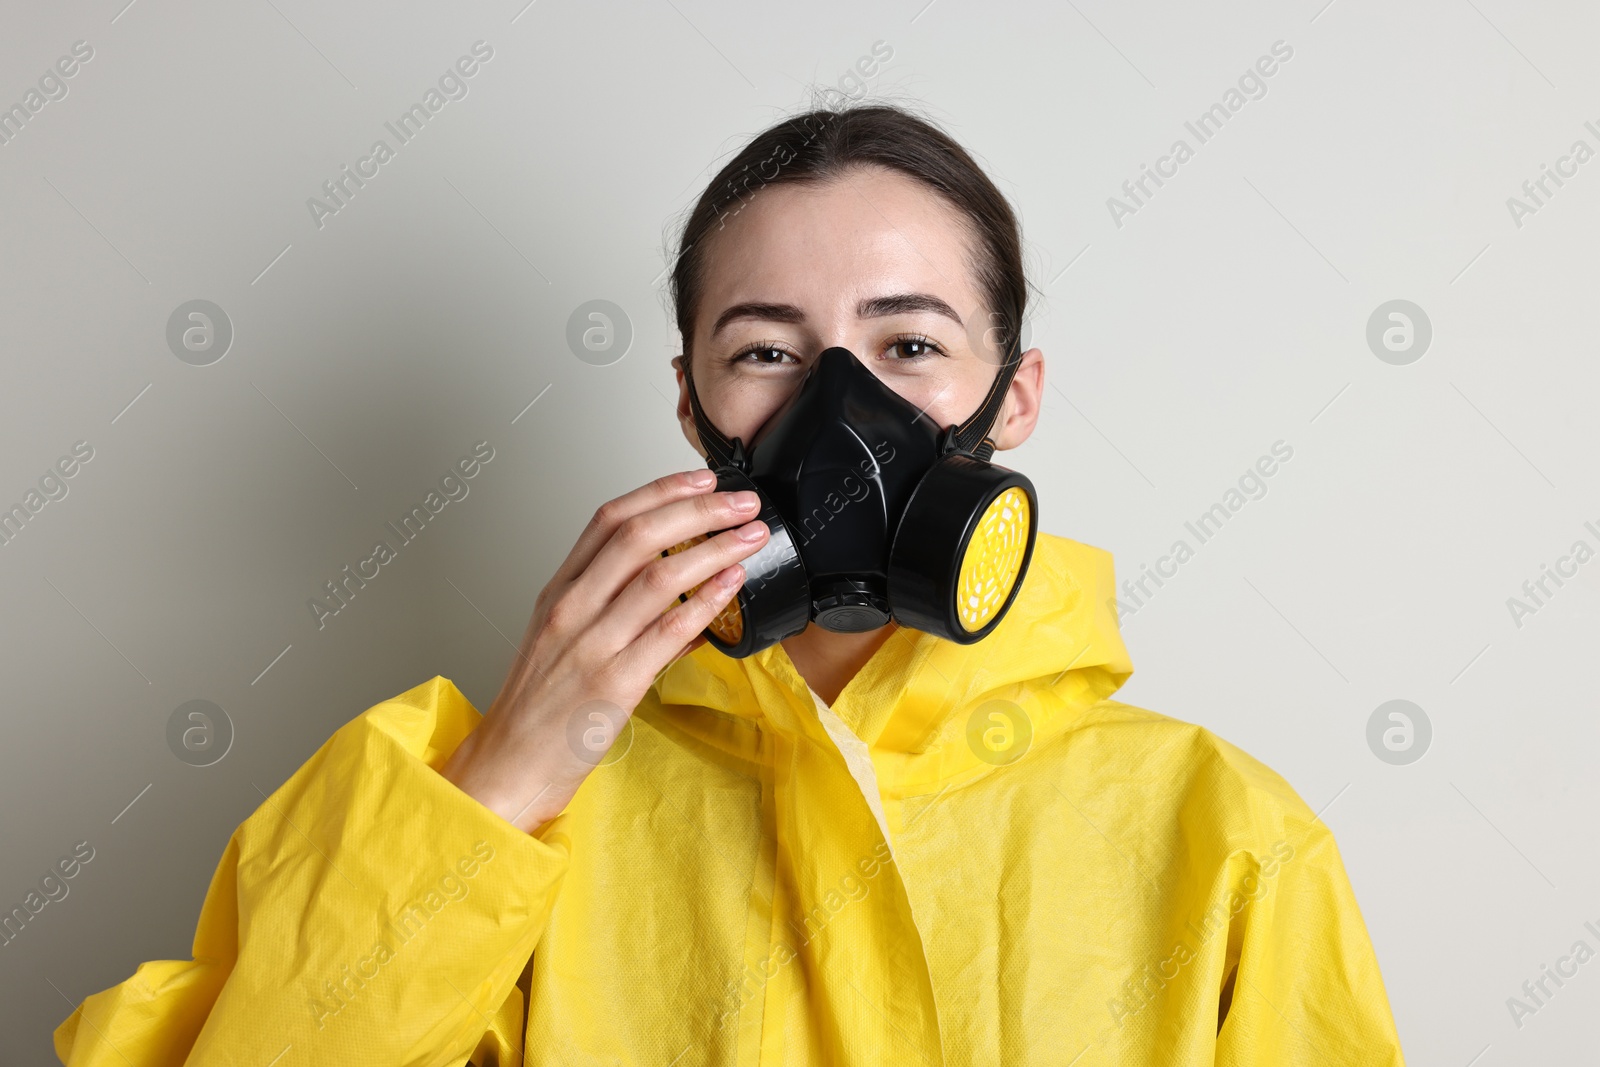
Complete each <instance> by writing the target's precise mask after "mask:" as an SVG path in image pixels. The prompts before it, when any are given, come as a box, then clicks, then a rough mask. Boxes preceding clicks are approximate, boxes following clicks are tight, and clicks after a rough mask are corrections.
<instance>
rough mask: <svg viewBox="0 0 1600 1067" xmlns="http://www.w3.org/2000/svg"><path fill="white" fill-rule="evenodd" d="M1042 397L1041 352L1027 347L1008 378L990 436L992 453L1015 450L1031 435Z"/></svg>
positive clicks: (1042, 355) (1037, 417)
mask: <svg viewBox="0 0 1600 1067" xmlns="http://www.w3.org/2000/svg"><path fill="white" fill-rule="evenodd" d="M1043 396H1044V353H1043V352H1041V351H1039V349H1037V348H1030V349H1028V350H1027V351H1026V352H1024V353H1023V354H1022V363H1021V364H1020V365H1019V366H1018V367H1017V372H1016V374H1014V375H1013V376H1012V378H1011V385H1010V387H1009V388H1007V390H1006V399H1005V403H1003V404H1002V405H1001V406H1000V417H999V418H997V419H996V420H995V428H994V431H993V433H992V435H991V436H992V437H993V438H994V443H995V444H994V447H995V451H997V452H998V451H1003V450H1005V449H1007V448H1016V447H1017V446H1018V445H1020V444H1022V442H1024V441H1026V440H1027V439H1028V438H1029V437H1030V436H1032V434H1033V428H1034V427H1035V426H1037V425H1038V424H1039V405H1040V401H1041V399H1042V398H1043Z"/></svg>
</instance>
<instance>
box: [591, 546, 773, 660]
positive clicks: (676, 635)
mask: <svg viewBox="0 0 1600 1067" xmlns="http://www.w3.org/2000/svg"><path fill="white" fill-rule="evenodd" d="M743 584H744V568H743V567H741V566H739V565H738V564H734V565H733V566H731V567H724V568H723V569H722V570H720V571H718V572H717V573H716V574H714V575H712V576H711V578H709V579H708V580H706V581H705V582H704V583H702V584H701V586H700V588H698V589H696V590H695V591H694V595H693V596H691V597H690V598H689V599H688V600H686V601H684V602H683V603H681V604H679V605H678V606H677V607H675V608H673V609H671V610H670V611H667V612H665V613H663V614H662V615H660V616H658V617H657V618H656V620H655V621H654V622H652V623H651V624H650V625H649V626H647V627H645V629H644V632H642V633H641V634H640V635H639V636H638V637H637V638H636V639H635V640H634V641H632V642H631V643H630V644H629V645H628V646H627V647H626V648H624V649H623V650H622V652H621V654H620V655H619V657H618V658H619V659H620V660H621V662H622V665H623V667H624V669H625V670H629V671H638V672H640V673H643V674H644V675H645V676H646V677H654V676H655V675H656V673H657V672H659V671H660V670H661V669H662V668H663V667H665V666H666V665H667V664H668V663H669V662H670V661H671V659H672V658H673V656H674V654H675V653H676V652H677V650H678V649H680V648H682V647H684V644H685V642H687V641H689V640H690V639H691V638H692V637H693V636H694V635H696V634H700V633H702V631H704V630H705V628H706V627H707V626H709V625H711V620H712V619H714V618H716V617H717V613H718V612H720V611H722V609H723V608H725V607H726V606H727V605H728V604H729V603H730V602H732V601H733V598H734V597H735V596H736V595H737V594H738V592H739V587H740V586H741V585H743Z"/></svg>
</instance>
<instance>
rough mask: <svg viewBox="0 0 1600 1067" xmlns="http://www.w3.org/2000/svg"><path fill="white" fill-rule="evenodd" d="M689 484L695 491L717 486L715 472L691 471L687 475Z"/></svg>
mask: <svg viewBox="0 0 1600 1067" xmlns="http://www.w3.org/2000/svg"><path fill="white" fill-rule="evenodd" d="M689 484H690V485H692V486H694V487H695V488H696V489H709V488H710V487H711V486H713V485H716V484H717V475H716V472H714V471H710V470H698V471H692V472H690V474H689Z"/></svg>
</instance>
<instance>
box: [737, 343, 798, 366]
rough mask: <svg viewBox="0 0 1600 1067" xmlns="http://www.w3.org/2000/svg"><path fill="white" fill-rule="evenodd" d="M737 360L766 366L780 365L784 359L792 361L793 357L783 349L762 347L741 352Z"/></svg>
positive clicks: (768, 346)
mask: <svg viewBox="0 0 1600 1067" xmlns="http://www.w3.org/2000/svg"><path fill="white" fill-rule="evenodd" d="M737 358H739V359H743V360H749V361H750V362H751V363H766V364H775V363H782V362H783V361H784V360H786V359H787V360H790V361H793V360H794V357H793V356H791V355H789V353H787V352H785V351H784V350H783V349H781V348H774V347H773V346H771V345H762V346H760V347H757V348H747V349H745V350H744V351H743V352H741V353H739V355H738V357H737Z"/></svg>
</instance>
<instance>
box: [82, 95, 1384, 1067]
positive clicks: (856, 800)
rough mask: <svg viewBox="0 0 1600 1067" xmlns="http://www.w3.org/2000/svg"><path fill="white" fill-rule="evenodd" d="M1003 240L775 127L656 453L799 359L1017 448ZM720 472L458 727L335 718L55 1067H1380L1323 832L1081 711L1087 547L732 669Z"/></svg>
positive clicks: (1108, 672)
mask: <svg viewBox="0 0 1600 1067" xmlns="http://www.w3.org/2000/svg"><path fill="white" fill-rule="evenodd" d="M1020 248H1021V239H1020V232H1019V227H1018V225H1017V221H1016V218H1015V216H1014V214H1013V212H1012V210H1011V208H1010V207H1009V205H1008V204H1007V203H1006V201H1005V199H1004V198H1003V197H1002V196H1001V195H1000V193H999V192H998V191H997V190H996V189H995V187H994V185H993V184H992V183H991V182H990V181H989V179H988V178H987V177H986V176H985V175H984V174H983V172H982V171H981V170H980V168H979V167H978V166H977V165H976V164H975V163H974V162H973V160H972V159H971V158H970V157H969V156H968V154H967V153H966V152H965V151H963V150H962V149H961V148H960V147H959V146H958V145H957V144H956V143H954V142H953V141H952V140H950V139H949V138H948V137H947V136H946V135H945V134H944V133H942V132H941V131H939V130H938V129H937V128H935V127H934V126H932V125H931V124H929V123H927V122H925V121H923V120H921V119H919V118H918V117H915V116H913V115H911V114H909V113H907V112H906V111H904V110H902V109H899V108H890V107H880V106H872V107H855V108H850V109H847V110H843V111H836V112H834V111H818V112H812V113H809V114H805V115H801V116H797V117H795V118H791V119H788V120H786V121H783V122H780V123H778V124H777V125H775V126H773V127H772V128H771V129H769V130H767V131H765V132H763V133H762V134H760V135H759V136H758V137H756V138H755V139H754V140H753V141H752V142H751V143H750V144H749V145H747V146H746V147H745V149H744V150H743V151H742V152H740V153H739V154H738V156H736V157H735V158H734V159H733V160H732V161H731V162H729V163H728V165H727V166H726V167H724V168H723V170H722V172H721V173H720V174H718V175H717V177H716V179H715V180H714V181H713V182H712V183H711V185H710V187H709V188H707V189H706V191H705V193H704V194H703V195H702V196H701V198H700V200H699V202H698V204H697V205H696V207H695V208H694V210H693V212H692V214H691V215H690V217H689V220H688V222H687V225H686V227H685V230H684V233H683V235H682V240H681V245H680V251H679V255H678V259H677V263H676V268H675V272H674V274H673V279H672V281H673V290H674V296H675V300H676V313H677V322H678V326H679V329H680V331H681V333H682V337H683V355H682V356H680V357H678V359H676V360H675V361H674V363H675V365H676V366H677V368H678V381H679V386H680V398H679V404H678V417H679V420H680V422H681V424H682V426H683V430H684V434H685V436H686V438H687V439H688V440H689V442H690V444H691V445H693V446H694V447H695V448H696V449H698V450H700V451H701V454H702V455H705V454H706V449H705V445H704V439H705V436H706V433H707V432H708V431H706V430H705V427H704V425H703V423H702V422H701V420H700V418H699V417H698V416H699V415H703V416H704V419H705V421H706V422H709V423H710V424H712V426H713V427H714V428H715V430H717V431H720V432H721V434H723V435H725V437H726V438H728V439H732V438H739V439H740V440H742V441H752V440H754V439H755V438H756V436H757V432H758V430H760V428H761V427H763V426H764V425H765V424H767V423H768V421H769V420H771V419H772V418H774V417H775V416H776V415H777V414H778V413H779V412H780V411H781V410H782V409H783V406H784V404H785V401H786V400H787V399H788V398H789V397H790V396H792V395H794V394H795V393H796V390H797V389H799V388H800V385H801V383H802V382H803V381H805V380H807V376H808V375H809V374H810V373H811V372H812V371H813V370H814V369H815V366H816V365H820V363H822V362H826V361H824V360H822V354H823V353H824V352H829V353H830V358H831V359H832V360H833V362H832V364H830V365H831V366H833V367H834V368H835V370H836V371H837V372H838V373H856V372H859V371H860V370H861V369H862V368H865V370H867V371H869V372H870V374H871V375H873V376H874V377H875V378H876V380H877V381H881V382H882V383H884V384H885V385H887V386H888V387H889V388H890V389H892V390H893V391H894V393H895V394H896V395H897V396H898V397H900V398H902V399H903V400H904V401H906V402H908V403H909V404H912V405H914V406H915V407H916V408H918V409H921V410H923V411H925V412H926V414H927V415H928V416H929V417H930V418H932V419H933V420H934V421H935V422H936V423H937V424H938V426H939V427H949V426H953V425H956V424H958V423H961V422H962V421H963V420H966V419H968V417H969V416H970V415H971V414H972V413H973V412H974V411H976V410H978V409H979V407H980V402H981V401H983V399H984V397H985V394H986V392H987V391H988V390H989V389H990V388H991V386H992V385H995V384H996V383H997V382H1005V381H1006V379H1004V378H997V375H999V374H1001V373H1008V374H1010V379H1009V382H1008V383H1007V384H1005V386H1004V390H1005V391H1004V397H1003V403H1001V404H1000V405H999V410H998V415H997V417H996V418H995V419H994V422H993V425H992V427H990V428H989V431H988V440H989V441H990V442H991V443H992V444H993V445H994V447H995V448H998V449H1001V450H1004V449H1008V448H1013V447H1015V446H1017V445H1019V444H1021V443H1022V442H1023V441H1024V440H1026V439H1027V437H1028V435H1029V434H1030V433H1031V431H1032V430H1033V427H1034V425H1035V422H1036V421H1037V419H1038V416H1039V408H1040V394H1041V389H1042V382H1043V374H1044V369H1043V357H1042V355H1041V353H1040V352H1039V350H1038V349H1030V350H1028V351H1027V352H1026V353H1023V354H1021V357H1020V360H1018V359H1016V357H1015V348H1012V347H1010V346H1009V345H1007V344H1005V343H1004V341H1005V339H1006V338H1014V337H1016V336H1018V335H1019V332H1020V326H1021V322H1022V319H1023V315H1024V312H1025V308H1026V297H1027V287H1026V281H1025V278H1024V273H1023V268H1022V260H1021V252H1020ZM840 348H842V349H847V350H848V352H847V353H845V354H846V355H851V356H853V358H855V359H857V360H859V363H860V366H855V365H853V364H849V363H848V361H846V363H840V362H839V360H840V358H841V357H840V355H839V353H837V352H836V351H832V350H835V349H840ZM1008 351H1009V352H1010V353H1012V355H1010V356H1007V355H1006V353H1007V352H1008ZM841 368H842V369H841ZM696 401H698V405H699V411H698V413H697V410H696ZM708 474H709V472H708V471H706V470H700V471H696V472H691V473H683V474H675V475H671V476H668V477H665V478H662V479H660V480H658V481H656V482H653V483H651V484H650V485H647V486H644V487H643V488H640V489H637V490H635V491H633V492H631V493H628V494H627V495H625V496H621V497H619V498H617V499H615V500H612V501H610V502H608V503H607V504H605V505H604V506H602V507H601V508H600V509H599V510H598V511H597V512H596V513H595V515H594V518H593V519H592V521H591V522H590V523H589V525H588V526H587V527H586V528H585V529H584V531H583V533H582V536H581V537H580V538H579V539H578V542H577V544H576V546H575V547H574V548H573V549H572V552H571V554H570V555H569V556H568V557H567V559H566V561H565V563H563V564H562V566H561V567H560V569H559V570H558V571H557V573H556V575H555V577H554V578H553V579H552V580H551V582H550V584H549V585H548V586H546V587H545V589H544V590H543V592H542V593H541V594H540V595H539V597H538V600H537V602H536V605H535V609H534V612H533V617H532V620H531V622H530V623H529V625H528V629H527V632H526V634H525V636H524V638H523V641H522V645H521V648H520V651H519V655H518V656H517V658H516V660H515V662H514V663H513V664H512V667H511V671H510V673H509V675H508V677H507V678H506V680H505V683H504V685H503V686H502V688H501V690H500V693H499V695H498V696H497V697H496V699H495V701H494V703H493V704H492V705H491V706H490V708H489V710H488V713H487V714H486V715H484V716H482V717H481V720H480V716H479V714H478V712H477V711H476V710H475V709H474V708H473V707H472V706H471V705H470V704H469V703H468V702H467V700H466V699H465V698H464V697H463V696H462V694H461V693H460V692H459V691H458V690H457V689H456V687H455V686H454V685H453V684H452V683H451V682H450V681H449V680H447V679H445V678H442V677H435V678H432V679H431V680H429V681H427V682H425V683H423V684H422V685H419V686H417V687H416V688H414V689H411V690H409V691H407V692H405V693H402V694H400V695H398V696H396V697H394V698H393V699H391V700H388V701H385V702H384V703H382V704H379V705H377V706H376V707H373V708H371V709H370V710H368V711H367V712H365V713H364V714H363V715H361V716H360V717H358V718H356V719H355V720H353V721H352V722H350V723H348V724H347V725H345V726H344V727H343V728H341V729H340V730H339V731H338V732H337V733H335V734H334V736H333V737H332V738H331V739H330V740H329V741H328V742H327V743H326V744H325V745H324V746H323V747H322V749H321V750H319V751H318V752H317V753H316V754H315V755H314V756H313V757H312V758H311V759H310V760H309V761H308V762H307V763H306V764H305V765H304V766H303V767H301V768H300V770H299V771H297V772H296V773H295V775H294V776H293V777H291V778H290V780H289V781H288V782H287V783H285V784H284V785H283V786H282V787H281V788H280V789H279V790H278V791H277V792H276V793H275V794H273V796H272V797H271V798H269V800H268V801H267V802H266V803H265V804H263V805H262V806H261V808H260V809H259V810H257V811H256V812H255V813H254V814H253V815H252V816H251V817H250V818H249V819H247V820H246V821H245V822H244V823H243V824H242V825H241V826H240V827H239V829H238V830H237V831H236V832H235V834H234V836H233V838H232V840H231V841H230V843H229V845H228V848H227V851H226V853H225V855H224V856H223V859H222V862H221V864H220V865H219V867H218V869H217V872H216V875H215V877H214V879H213V882H212V884H211V888H210V891H209V893H208V894H207V897H206V901H205V905H204V908H203V910H202V913H201V916H200V920H199V926H198V929H197V931H196V934H195V939H194V951H193V956H194V958H193V960H192V961H188V962H183V961H158V962H152V963H146V964H144V965H142V966H141V967H140V968H139V969H138V971H137V973H136V974H134V975H133V976H132V977H131V978H129V979H128V980H127V981H125V982H123V983H122V984H120V985H118V986H116V987H114V988H112V989H110V990H107V991H105V992H102V993H98V994H96V995H94V996H91V997H89V998H88V1000H86V1001H85V1003H84V1004H83V1005H82V1007H81V1008H80V1009H79V1010H78V1011H76V1012H74V1013H73V1015H72V1016H71V1017H69V1018H68V1019H67V1020H65V1021H64V1022H63V1023H62V1024H61V1025H60V1027H59V1029H58V1030H57V1032H56V1049H57V1052H58V1054H59V1055H60V1056H61V1058H62V1060H63V1062H65V1063H68V1064H71V1065H85V1067H86V1065H100V1064H123V1063H127V1064H137V1065H145V1064H179V1063H184V1062H187V1063H191V1064H225V1063H227V1064H231V1063H240V1064H243V1063H251V1064H262V1065H266V1064H282V1065H283V1067H290V1065H293V1064H307V1063H316V1064H321V1063H327V1064H354V1063H373V1064H389V1065H396V1064H461V1063H465V1062H470V1063H472V1064H476V1065H478V1067H489V1065H502V1064H514V1063H562V1064H570V1063H607V1064H611V1063H622V1064H661V1065H667V1064H676V1065H688V1064H730V1065H731V1064H748V1065H754V1064H762V1065H767V1064H772V1065H776V1064H843V1063H849V1064H869V1063H870V1064H877V1063H885V1064H888V1063H893V1064H906V1063H926V1064H931V1065H938V1064H950V1065H955V1064H997V1063H1014V1064H1024V1063H1026V1064H1045V1063H1049V1064H1083V1065H1085V1067H1087V1065H1090V1064H1152V1063H1163V1064H1167V1063H1171V1064H1179V1063H1181V1064H1200V1063H1205V1064H1211V1063H1217V1064H1274V1065H1283V1064H1297V1063H1306V1064H1310V1063H1318V1064H1334V1063H1340V1064H1360V1065H1362V1067H1380V1065H1386V1064H1396V1065H1398V1064H1400V1063H1401V1062H1402V1060H1401V1054H1400V1048H1399V1043H1398V1040H1397V1038H1396V1035H1395V1030H1394V1025H1393V1022H1392V1020H1391V1017H1390V1012H1389V1007H1388V1003H1387V999H1386V996H1385V991H1384V987H1383V983H1382V979H1381V977H1380V975H1379V971H1378V967H1377V963H1376V960H1375V958H1374V956H1373V952H1372V948H1371V946H1370V944H1369V942H1368V939H1367V933H1366V930H1365V927H1364V925H1363V923H1362V920H1361V916H1360V913H1359V911H1358V909H1357V906H1356V902H1355V899H1354V897H1353V895H1352V893H1351V890H1350V886H1349V882H1348V880H1347V878H1346V875H1345V871H1344V868H1343V866H1342V863H1341V860H1340V856H1339V853H1338V850H1337V848H1336V847H1335V844H1334V841H1333V838H1332V836H1331V834H1330V833H1329V831H1328V830H1327V828H1326V827H1325V826H1324V825H1322V824H1321V823H1320V822H1319V821H1318V820H1317V819H1316V817H1315V816H1314V815H1313V814H1312V812H1311V811H1310V810H1309V809H1308V808H1307V806H1306V805H1305V804H1304V803H1303V802H1302V801H1301V799H1300V798H1299V797H1298V796H1297V795H1296V794H1295V792H1294V791H1293V790H1292V789H1291V788H1290V787H1289V786H1288V785H1287V784H1286V783H1285V782H1284V781H1283V779H1282V778H1280V777H1279V776H1278V775H1276V774H1274V773H1273V772H1272V771H1271V770H1270V769H1268V768H1267V767H1265V766H1263V765H1262V764H1260V763H1258V762H1257V761H1255V760H1254V759H1252V758H1251V757H1250V756H1248V755H1246V754H1245V753H1244V752H1241V751H1240V750H1239V749H1237V748H1234V747H1233V746H1231V745H1229V744H1228V743H1226V742H1225V741H1222V740H1221V739H1219V738H1217V737H1216V736H1214V735H1212V734H1211V733H1209V732H1207V731H1206V730H1204V729H1201V728H1199V727H1196V726H1192V725H1188V724H1186V723H1183V722H1180V721H1177V720H1174V719H1171V718H1167V717H1165V716H1162V715H1159V714H1156V713H1154V712H1150V711H1145V710H1141V709H1138V708H1134V707H1130V706H1128V705H1126V704H1122V703H1119V702H1117V701H1114V700H1112V699H1110V698H1111V694H1112V693H1113V692H1114V691H1115V690H1116V689H1117V688H1118V687H1119V686H1120V685H1121V684H1122V683H1123V682H1124V681H1125V680H1126V679H1127V678H1128V676H1129V675H1130V674H1131V673H1132V666H1131V664H1130V663H1129V660H1128V656H1127V652H1126V650H1125V648H1124V646H1123V643H1122V640H1121V638H1120V636H1119V635H1118V631H1117V625H1116V617H1115V612H1114V583H1113V578H1112V566H1111V559H1110V557H1109V556H1108V555H1107V554H1106V553H1105V552H1103V551H1101V550H1099V549H1095V548H1091V547H1089V546H1086V545H1082V544H1079V543H1077V542H1074V541H1069V540H1066V539H1064V538H1061V537H1057V536H1052V535H1050V534H1044V533H1040V534H1039V535H1038V537H1037V542H1036V544H1035V546H1034V550H1033V554H1032V557H1031V564H1030V565H1029V567H1028V569H1027V571H1026V574H1025V578H1024V579H1023V581H1022V582H1021V584H1020V587H1019V589H1018V591H1017V593H1016V596H1015V599H1014V601H1013V602H1012V603H1011V604H1010V608H1009V611H1007V612H1006V613H1005V614H1004V616H1003V617H1001V618H1000V621H999V623H998V625H997V627H996V628H995V629H994V630H993V632H991V633H990V634H988V636H986V637H984V638H983V639H982V640H980V641H977V642H976V643H972V644H962V643H958V642H956V641H953V640H945V639H943V638H940V637H936V636H934V635H933V634H930V633H926V632H922V631H919V630H915V629H910V628H901V627H897V626H896V625H895V624H893V623H888V624H884V625H878V626H875V627H874V628H871V629H868V630H865V631H863V632H856V633H840V632H833V631H830V630H826V629H823V628H821V627H819V626H818V625H816V624H815V623H813V624H811V625H809V626H807V627H806V628H805V629H804V630H803V632H800V633H798V634H796V635H794V636H792V637H789V638H787V639H785V640H782V641H781V642H780V643H778V644H774V645H771V646H770V647H767V648H765V649H764V650H762V651H760V652H757V653H756V654H754V655H750V656H746V657H743V658H733V657H731V656H729V655H725V654H724V653H723V652H722V651H720V650H719V649H718V648H717V647H716V646H715V645H713V644H708V643H706V641H705V638H704V637H702V636H698V635H700V634H701V633H702V631H703V630H704V629H705V628H706V627H708V626H711V625H713V623H714V621H715V620H717V618H718V616H719V613H720V612H723V611H724V609H725V608H726V607H727V605H728V604H729V603H730V602H731V601H732V598H734V596H735V594H736V592H737V590H738V587H739V584H740V582H741V580H742V579H743V576H744V570H743V568H742V567H741V566H740V564H741V561H742V560H746V559H749V558H750V557H751V556H752V554H753V553H756V552H758V551H759V550H760V549H761V548H762V546H763V545H764V544H766V543H767V542H768V540H769V538H771V537H772V536H773V533H772V530H771V529H770V528H769V526H768V525H767V524H766V523H764V522H762V521H760V520H759V519H757V518H756V516H757V514H758V512H757V503H756V501H755V500H753V499H751V497H750V494H748V493H741V492H726V491H718V490H716V489H715V487H714V485H713V484H712V480H711V479H710V478H709V477H707V475H708ZM719 531H720V532H719ZM707 535H710V536H707ZM686 545H687V546H688V547H684V546H686ZM675 549H676V550H675ZM691 591H692V593H691ZM681 593H689V594H690V595H688V596H687V597H686V599H683V600H682V602H679V601H680V596H679V595H680V594H681ZM723 618H724V619H726V616H723ZM624 709H631V714H630V713H629V712H626V711H624ZM275 1057H276V1058H275Z"/></svg>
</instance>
